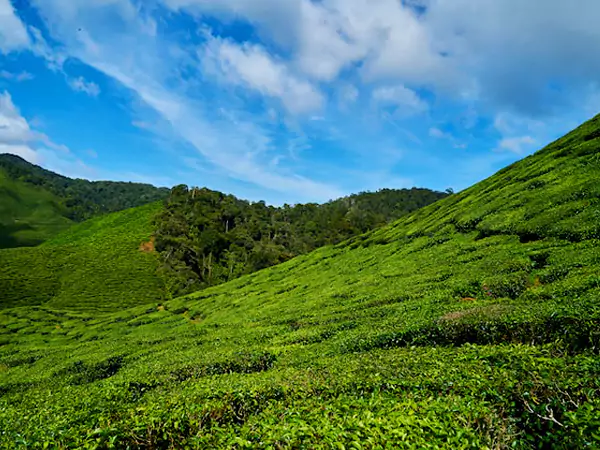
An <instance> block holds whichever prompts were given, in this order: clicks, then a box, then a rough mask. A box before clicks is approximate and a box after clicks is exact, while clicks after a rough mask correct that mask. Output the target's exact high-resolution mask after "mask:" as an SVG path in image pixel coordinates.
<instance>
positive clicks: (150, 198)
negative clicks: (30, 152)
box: [0, 154, 169, 222]
mask: <svg viewBox="0 0 600 450" xmlns="http://www.w3.org/2000/svg"><path fill="white" fill-rule="evenodd" d="M0 169H3V170H4V172H5V173H6V174H7V176H8V177H9V178H10V179H12V180H15V181H18V182H24V183H27V184H29V185H32V186H36V187H39V188H42V189H45V190H46V191H48V192H50V193H51V194H53V195H55V196H57V197H59V198H60V199H61V200H62V202H63V205H62V206H64V207H65V216H66V217H67V218H68V219H71V220H73V221H75V222H81V221H84V220H86V219H89V218H90V217H93V216H96V215H98V214H104V213H110V212H115V211H121V210H124V209H127V208H133V207H136V206H141V205H145V204H147V203H151V202H154V201H156V200H162V199H164V198H165V197H166V196H167V195H168V194H169V189H167V188H157V187H154V186H152V185H149V184H142V183H129V182H115V181H88V180H83V179H72V178H68V177H64V176H62V175H58V174H56V173H54V172H51V171H49V170H46V169H43V168H41V167H39V166H36V165H33V164H30V163H28V162H27V161H25V160H24V159H22V158H20V157H19V156H15V155H10V154H0Z"/></svg>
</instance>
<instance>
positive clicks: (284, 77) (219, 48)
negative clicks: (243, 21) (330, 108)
mask: <svg viewBox="0 0 600 450" xmlns="http://www.w3.org/2000/svg"><path fill="white" fill-rule="evenodd" d="M199 56H200V59H201V60H202V62H203V64H204V68H205V69H206V71H207V72H209V73H212V74H214V75H216V76H217V79H218V80H219V81H221V82H225V83H231V84H234V85H238V86H244V87H247V88H249V89H252V90H254V91H256V92H259V93H261V94H262V95H265V96H268V97H274V98H278V99H280V100H281V101H282V103H283V104H284V106H285V107H286V108H287V109H288V110H289V111H291V112H293V113H305V112H310V111H314V110H318V109H319V108H320V107H321V106H322V105H323V102H324V99H323V95H322V94H321V93H320V92H319V89H318V88H317V87H316V86H315V85H313V84H312V83H310V82H309V81H307V80H305V79H302V78H300V77H297V76H296V75H294V74H293V73H292V72H291V71H290V69H289V68H288V67H287V65H286V64H284V63H282V62H280V61H277V60H276V59H274V58H273V57H272V56H270V55H269V54H268V53H267V51H266V50H265V49H264V48H262V47H261V46H259V45H255V44H248V43H246V44H242V45H239V44H236V43H234V42H232V41H231V40H226V39H221V38H215V37H213V36H209V38H208V42H207V44H206V45H205V46H204V47H203V49H202V50H201V51H200V55H199Z"/></svg>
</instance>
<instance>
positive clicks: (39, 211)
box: [0, 155, 73, 248]
mask: <svg viewBox="0 0 600 450" xmlns="http://www.w3.org/2000/svg"><path fill="white" fill-rule="evenodd" d="M0 156H2V155H0ZM72 224H73V221H72V220H70V219H68V218H67V217H66V208H65V207H64V206H63V205H62V203H61V199H60V198H58V197H57V196H55V195H53V194H52V193H50V192H48V191H46V190H44V189H41V188H38V187H35V186H31V185H29V184H27V183H24V182H21V181H15V180H12V179H11V178H10V177H9V176H8V174H7V173H6V172H5V171H4V170H2V169H1V168H0V248H10V247H20V246H32V245H37V244H39V243H41V242H43V241H45V240H46V239H48V238H50V237H52V236H55V235H56V234H58V233H60V232H61V231H63V230H66V229H67V228H69V227H70V226H71V225H72Z"/></svg>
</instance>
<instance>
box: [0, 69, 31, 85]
mask: <svg viewBox="0 0 600 450" xmlns="http://www.w3.org/2000/svg"><path fill="white" fill-rule="evenodd" d="M0 78H4V79H5V80H9V81H18V82H21V81H29V80H33V78H34V76H33V74H31V73H29V72H26V71H22V72H19V73H13V72H9V71H7V70H0Z"/></svg>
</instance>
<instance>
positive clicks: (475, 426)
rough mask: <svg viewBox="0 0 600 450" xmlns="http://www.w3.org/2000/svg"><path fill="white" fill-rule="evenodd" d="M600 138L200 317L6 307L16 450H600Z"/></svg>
mask: <svg viewBox="0 0 600 450" xmlns="http://www.w3.org/2000/svg"><path fill="white" fill-rule="evenodd" d="M599 129H600V117H599V118H596V119H594V120H593V121H591V122H588V123H586V124H584V125H583V126H582V127H581V128H579V129H577V130H575V131H574V132H572V133H571V134H569V135H567V136H566V137H565V138H563V139H561V140H559V141H558V142H556V143H554V144H551V145H550V146H549V147H547V148H546V149H544V150H542V151H540V152H539V153H538V154H536V155H534V156H532V157H530V158H526V159H525V160H523V161H521V162H518V163H516V164H514V165H512V166H511V167H509V168H507V169H504V170H502V171H501V172H499V173H498V174H497V175H495V176H494V177H491V178H489V179H488V180H485V181H484V182H482V183H480V184H478V185H475V186H474V187H472V188H470V189H469V190H467V191H465V192H461V193H459V194H454V195H451V196H450V197H448V198H446V199H443V200H441V201H439V202H436V203H434V204H433V205H430V206H427V207H425V208H423V209H421V210H419V211H416V212H415V213H412V214H410V215H409V216H407V217H404V218H401V219H400V220H399V221H397V222H395V223H394V224H392V225H390V226H386V227H383V228H379V229H377V230H375V231H372V232H369V233H367V234H365V235H362V236H359V237H356V238H353V239H350V240H348V241H345V242H342V243H339V244H337V245H335V246H328V247H324V248H320V249H318V250H315V251H314V252H312V253H310V254H305V255H301V256H298V257H296V258H293V259H291V260H289V261H286V262H284V263H282V264H279V265H277V266H274V267H270V268H267V269H265V270H261V271H258V272H254V273H251V274H248V275H245V276H242V277H240V278H237V279H235V280H232V281H229V282H227V283H224V284H221V285H218V286H214V287H209V288H207V289H205V290H202V291H200V292H196V293H193V294H190V295H187V296H184V297H180V298H176V299H173V300H168V301H154V302H151V301H148V302H147V303H146V304H140V305H138V306H135V307H130V308H123V307H119V306H118V305H119V304H118V303H114V304H113V305H112V308H111V309H108V308H107V310H105V311H98V310H97V309H94V308H92V307H91V305H90V304H89V303H85V302H84V301H83V300H84V299H83V298H80V299H79V302H81V305H80V307H79V308H75V307H74V305H68V306H69V307H67V303H64V304H62V305H58V304H54V303H53V302H49V303H44V304H38V306H34V305H33V303H30V304H22V305H16V304H15V303H10V304H6V303H3V306H4V309H2V310H0V430H2V431H1V432H0V446H1V447H5V448H90V449H92V448H93V449H104V448H119V449H121V448H125V449H126V448H130V449H133V448H148V449H150V448H152V449H157V448H165V449H166V448H184V449H185V448H188V449H193V448H240V449H241V448H248V449H250V448H264V449H267V448H269V449H272V448H279V449H281V448H338V449H351V448H354V449H360V448H368V449H375V448H401V449H422V448H431V449H441V448H447V449H504V448H516V449H531V448H537V449H548V448H556V449H571V448H577V449H579V448H582V449H583V448H589V449H595V448H598V447H600V433H599V431H598V430H599V429H600V303H599V302H598V298H600V277H599V275H598V274H599V273H600V239H598V237H597V236H596V234H595V233H596V231H595V230H597V227H598V220H597V218H598V209H599V207H600V202H599V201H600V191H598V189H597V180H598V179H600V164H598V162H599V160H598V154H599V152H598V150H599V149H598V145H600V139H599V138H597V137H595V136H596V131H597V130H599ZM582 197H584V198H585V200H584V202H588V203H585V204H582V203H580V202H581V201H582V200H581V198H582ZM490 205H491V206H490ZM578 208H583V209H581V210H579V209H578ZM578 211H579V212H578ZM94 235H95V232H92V230H91V229H90V235H89V236H87V237H86V238H85V239H92V238H93V236H94ZM82 239H83V238H82ZM43 248H51V246H50V243H47V244H44V245H43V246H41V247H40V249H43ZM19 250H22V249H19ZM27 250H32V249H27ZM10 251H12V250H5V251H4V252H10ZM0 255H2V253H1V252H0ZM36 272H37V271H36ZM45 274H46V275H49V276H50V275H52V274H53V269H52V270H49V271H46V272H44V271H43V270H39V274H38V275H39V277H40V283H43V280H44V277H45ZM62 286H63V285H60V287H62ZM131 295H132V297H134V295H135V294H134V293H132V294H131ZM133 303H134V302H133V301H132V302H131V304H133Z"/></svg>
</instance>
